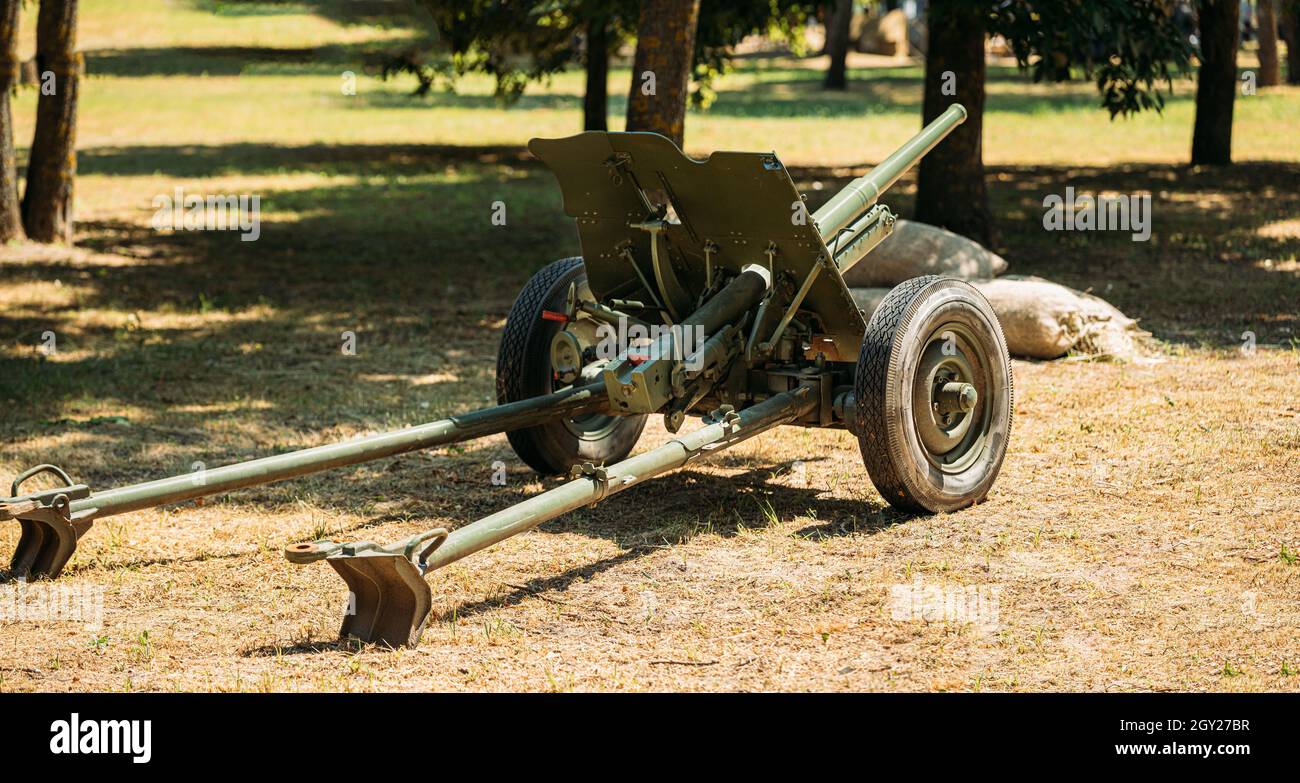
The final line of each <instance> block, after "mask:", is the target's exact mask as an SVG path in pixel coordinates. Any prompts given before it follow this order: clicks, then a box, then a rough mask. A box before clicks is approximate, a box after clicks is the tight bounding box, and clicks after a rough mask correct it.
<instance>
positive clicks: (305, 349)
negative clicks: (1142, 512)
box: [0, 145, 1300, 506]
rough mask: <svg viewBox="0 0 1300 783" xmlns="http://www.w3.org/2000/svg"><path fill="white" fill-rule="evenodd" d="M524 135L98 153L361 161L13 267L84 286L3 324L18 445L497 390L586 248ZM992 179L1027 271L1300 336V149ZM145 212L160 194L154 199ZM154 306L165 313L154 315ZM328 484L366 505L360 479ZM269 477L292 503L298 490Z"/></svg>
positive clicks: (315, 163)
mask: <svg viewBox="0 0 1300 783" xmlns="http://www.w3.org/2000/svg"><path fill="white" fill-rule="evenodd" d="M525 156H526V153H523V152H522V151H520V150H518V149H511V148H500V147H497V148H476V147H450V148H448V147H431V146H422V145H414V146H408V147H397V148H389V147H382V146H380V145H354V146H348V145H344V146H339V147H325V146H311V147H300V148H279V147H259V146H258V145H230V146H229V147H221V146H213V147H185V148H176V149H172V148H149V149H147V150H145V151H144V153H143V154H142V155H136V154H135V152H134V151H132V150H129V149H120V148H115V149H99V150H89V151H87V153H85V156H84V157H83V166H84V169H85V170H90V171H95V172H97V173H100V174H107V175H114V174H129V173H136V172H142V171H154V170H162V171H164V172H166V173H168V174H171V175H173V176H196V177H197V176H205V175H207V174H210V173H212V172H213V171H214V170H217V169H218V168H219V167H222V166H228V167H230V168H229V170H233V171H234V172H237V173H249V172H269V171H275V170H280V171H286V172H293V171H307V172H321V171H324V172H326V173H330V174H337V175H338V180H339V181H337V182H330V181H327V182H326V183H325V184H322V185H319V186H316V187H310V188H306V189H295V188H282V189H272V190H268V191H267V192H265V193H263V194H262V195H263V203H262V207H263V212H264V218H265V219H264V223H263V226H262V235H261V238H260V239H259V240H258V241H256V242H240V241H239V239H238V236H237V235H236V234H234V233H230V232H224V233H223V232H176V233H158V232H154V231H152V230H151V229H149V228H148V227H147V225H145V224H144V223H145V221H144V220H142V221H141V223H126V222H120V221H117V222H114V221H101V222H98V223H89V224H83V225H82V227H81V228H82V231H83V232H84V233H83V235H82V236H81V237H80V238H79V239H80V242H81V244H82V245H83V246H84V247H85V248H88V249H91V250H94V251H98V252H102V253H113V254H117V255H118V256H120V258H119V259H116V260H115V259H112V258H109V259H105V260H102V261H101V260H96V257H94V256H90V257H89V258H68V259H58V258H55V259H53V260H50V259H48V258H44V259H36V260H32V261H29V262H25V263H20V264H16V265H9V264H6V265H5V286H6V287H11V288H12V287H16V286H26V287H29V288H32V289H38V290H39V289H45V290H51V289H52V287H55V286H59V287H65V288H67V287H71V288H72V289H73V290H75V292H76V294H75V297H74V298H73V299H72V300H70V301H71V302H72V303H71V304H67V305H62V306H60V307H41V306H39V304H35V303H33V304H24V305H22V306H11V307H7V308H5V309H3V310H0V341H3V343H4V344H6V345H9V346H25V348H22V349H21V350H13V349H10V350H9V351H8V352H7V353H6V354H5V355H4V358H0V400H2V401H4V403H5V404H6V406H8V409H9V410H11V411H14V412H15V413H14V414H13V415H9V416H5V417H4V419H3V421H0V440H2V441H3V442H4V443H6V448H5V451H6V459H11V460H14V461H21V462H24V463H27V464H35V463H36V462H43V461H49V460H52V461H55V462H59V461H61V460H62V461H67V462H71V461H72V460H73V459H75V458H76V455H77V454H78V453H79V451H81V450H82V449H83V446H82V445H79V444H78V442H77V440H76V438H73V439H72V440H71V441H69V440H68V439H67V438H64V437H63V436H65V435H76V434H80V435H85V434H86V432H87V430H85V429H83V428H87V427H88V428H89V430H88V432H89V434H90V435H92V436H93V438H91V440H92V441H93V444H94V448H95V449H97V450H102V451H103V452H104V453H105V454H106V455H107V457H106V459H108V460H109V461H110V464H118V465H121V466H122V468H121V469H120V470H117V469H114V470H109V469H106V468H92V469H90V470H86V471H80V472H81V473H82V475H78V478H79V479H81V480H86V481H88V482H89V483H92V484H93V485H95V486H106V485H115V484H120V483H122V482H123V479H124V478H126V479H130V480H136V479H143V478H152V477H156V475H157V473H158V470H157V468H156V467H150V466H156V460H157V457H156V456H151V452H150V451H149V449H150V444H151V442H153V443H154V444H156V443H158V442H162V443H166V444H169V445H170V446H174V447H175V448H174V451H175V455H174V457H172V458H174V459H176V460H177V461H178V465H179V470H177V471H176V472H185V471H186V470H188V466H189V464H190V462H191V461H193V460H202V461H204V462H205V463H207V464H209V465H215V464H225V463H228V462H234V461H237V460H240V459H246V458H249V457H250V456H254V455H261V454H265V453H266V452H267V451H275V450H288V448H292V447H295V446H297V445H299V443H300V442H301V439H302V435H301V433H308V432H316V431H327V432H342V431H345V430H339V429H338V428H339V427H340V425H342V426H344V427H345V428H352V427H357V426H360V427H364V428H366V429H370V430H376V429H387V428H392V427H396V426H405V425H407V424H410V423H414V422H415V421H421V420H429V419H432V418H437V417H438V416H439V415H442V414H444V413H450V412H456V411H463V410H466V409H469V408H474V407H480V406H481V405H483V404H487V403H488V402H489V401H490V400H491V397H492V392H491V388H492V374H493V368H494V363H495V350H496V342H497V340H498V339H499V330H500V326H501V323H502V321H503V319H504V317H505V314H506V312H507V311H508V310H509V307H510V304H511V303H512V301H513V299H514V296H515V293H516V292H517V291H518V290H519V289H520V287H522V285H523V283H524V282H525V280H526V279H527V277H528V275H529V274H530V273H531V272H532V271H534V270H536V269H538V268H540V267H541V266H543V265H544V264H546V263H547V262H549V261H550V260H552V259H554V258H558V257H562V256H566V255H572V254H574V252H575V251H576V250H577V246H576V243H575V241H574V240H575V232H574V229H573V226H572V223H571V221H570V220H568V219H567V218H566V217H564V215H563V214H562V212H561V209H560V203H559V194H558V192H557V189H556V188H555V185H554V182H553V181H552V178H551V177H550V175H549V173H547V172H546V171H545V169H544V168H542V167H541V166H540V165H537V164H532V163H529V162H528V161H527V158H526V157H525ZM220 170H223V171H225V170H227V169H225V168H222V169H220ZM836 173H843V170H838V171H837V172H832V171H829V170H822V169H812V168H807V169H796V170H793V171H792V174H793V175H794V177H795V179H796V182H797V183H799V184H800V185H801V187H803V189H805V190H807V189H808V187H807V186H808V184H809V182H810V181H811V180H813V179H817V180H821V181H823V183H824V185H825V187H824V188H823V190H821V191H815V192H812V194H811V196H812V198H811V202H810V207H812V208H814V209H815V208H816V206H817V204H818V201H819V200H822V199H825V198H827V197H828V196H829V195H830V194H831V193H833V192H835V190H836V189H837V188H838V187H839V186H840V185H842V184H844V183H846V182H847V181H848V179H849V178H850V177H849V176H847V175H846V176H840V177H836V176H835V174H836ZM989 183H990V193H991V198H992V201H993V211H994V213H995V214H996V215H997V217H998V220H999V225H1000V228H1001V230H1002V235H1003V246H1002V247H1001V248H999V249H1000V250H1001V251H1002V252H1003V253H1004V254H1005V255H1006V256H1007V258H1008V259H1009V261H1010V263H1011V271H1012V272H1014V273H1017V274H1032V275H1040V276H1043V277H1046V278H1049V279H1053V280H1058V281H1060V282H1062V283H1064V284H1066V285H1070V286H1073V287H1075V288H1079V289H1084V290H1088V289H1091V290H1092V291H1093V292H1095V293H1097V294H1099V295H1101V296H1103V297H1104V298H1106V299H1108V300H1110V301H1112V302H1114V303H1115V304H1116V305H1117V306H1119V307H1120V308H1121V309H1122V310H1124V311H1125V312H1127V313H1128V314H1130V315H1132V316H1135V317H1139V318H1141V319H1142V323H1143V325H1144V326H1145V327H1146V328H1148V329H1151V330H1152V331H1153V332H1155V334H1156V336H1157V337H1159V338H1161V339H1165V340H1172V341H1179V342H1185V343H1192V344H1208V345H1216V346H1234V347H1235V346H1237V345H1240V340H1241V337H1240V335H1241V334H1242V332H1244V331H1247V330H1249V331H1253V332H1254V333H1255V334H1256V336H1257V340H1258V342H1259V343H1262V344H1270V343H1285V342H1286V340H1287V339H1289V338H1291V337H1294V336H1296V335H1297V334H1300V332H1298V331H1297V330H1298V329H1300V313H1298V312H1297V310H1298V309H1297V307H1296V304H1295V303H1296V302H1297V301H1300V275H1298V274H1297V273H1296V272H1295V271H1294V269H1291V268H1289V267H1286V266H1284V265H1283V264H1282V263H1281V262H1286V261H1289V260H1292V259H1294V258H1295V257H1296V256H1297V254H1298V253H1300V237H1297V236H1296V235H1295V232H1294V231H1292V232H1291V233H1290V234H1287V233H1286V232H1281V233H1279V232H1269V231H1264V229H1265V227H1266V226H1268V225H1270V224H1275V223H1280V222H1283V221H1287V220H1294V216H1295V215H1296V214H1300V186H1297V185H1298V183H1300V165H1297V164H1288V163H1271V162H1270V163H1249V162H1248V163H1239V164H1237V165H1234V166H1232V167H1228V168H1224V169H1192V168H1188V167H1182V166H1172V165H1127V166H1120V167H1111V168H1098V167H1061V166H1037V167H994V168H991V169H990V171H989ZM1066 185H1071V186H1073V187H1075V188H1076V190H1078V191H1079V192H1081V193H1082V192H1117V193H1140V192H1150V193H1152V194H1153V202H1154V204H1153V208H1154V217H1153V220H1154V225H1153V228H1154V231H1153V235H1152V239H1151V240H1150V241H1149V242H1136V243H1135V242H1132V241H1130V239H1129V237H1128V235H1118V234H1108V233H1097V232H1094V233H1082V234H1081V233H1062V232H1055V233H1050V232H1046V231H1044V230H1043V229H1042V213H1043V207H1042V200H1043V198H1044V196H1046V195H1048V194H1060V193H1062V192H1063V190H1064V188H1065V186H1066ZM910 187H911V184H910V181H905V182H904V183H903V185H902V186H901V187H900V188H899V189H898V190H897V191H896V192H894V193H891V196H890V199H889V202H890V203H891V205H893V206H895V207H896V209H898V210H899V211H900V212H902V213H903V214H907V212H908V209H907V208H908V207H909V206H910V203H909V202H910V199H911V195H910V191H909V189H910ZM498 199H500V200H503V201H505V202H506V204H507V206H508V209H509V212H508V214H509V220H508V223H507V225H506V226H493V225H492V224H491V219H490V218H491V214H492V203H493V202H494V201H496V200H498ZM140 209H141V210H142V212H143V214H146V215H147V214H148V212H147V210H148V209H149V205H147V204H141V205H140ZM1266 262H1272V266H1270V265H1269V263H1266ZM865 263H870V261H869V260H868V261H866V262H865ZM84 312H91V313H100V314H101V315H99V316H96V317H94V318H90V319H84V318H82V317H81V314H82V313H84ZM135 313H139V314H142V317H143V318H144V322H147V323H151V325H150V326H149V327H148V328H141V327H140V326H139V323H140V321H139V320H138V319H135V320H133V314H135ZM133 324H134V326H133ZM45 331H53V332H55V333H56V334H57V335H58V339H59V345H60V350H62V351H66V352H67V353H66V355H65V356H62V357H58V358H57V359H48V358H46V357H45V356H44V355H42V354H41V353H40V352H39V351H37V350H36V349H35V347H34V346H36V345H37V344H38V343H39V340H40V337H41V335H42V334H43V333H44V332H45ZM344 331H351V332H353V333H354V334H355V335H356V336H357V340H358V352H357V355H355V356H345V355H343V354H342V353H341V351H340V336H341V334H342V333H343V332H344ZM251 402H256V403H257V405H255V406H254V405H250V404H249V403H251ZM92 404H98V405H101V406H107V407H110V408H122V409H126V408H131V407H138V408H140V409H142V411H143V412H142V413H130V418H131V419H132V420H131V421H130V424H129V426H117V425H103V426H92V425H87V424H85V423H84V422H85V420H88V419H91V418H92V417H93V416H94V415H97V414H95V413H84V411H85V409H86V408H87V407H90V406H91V405H92ZM421 406H427V407H421ZM214 407H215V408H218V409H229V410H233V411H234V412H232V413H229V414H222V415H226V416H230V417H235V418H237V420H238V427H240V428H243V429H244V430H246V431H248V432H250V433H252V432H261V433H262V434H261V435H260V436H258V437H250V438H248V439H247V440H246V441H245V442H243V443H234V442H231V441H229V439H227V441H226V442H225V443H224V445H215V446H214V445H208V444H206V443H205V442H204V440H203V439H202V433H204V432H206V431H209V429H210V427H211V425H212V420H213V415H214V414H212V413H209V412H205V409H212V408H214ZM182 408H183V409H182ZM196 433H197V434H196ZM267 433H270V434H267ZM295 433H299V434H298V435H295ZM38 437H39V438H42V439H47V440H48V438H50V437H54V438H62V445H59V446H57V447H55V448H54V453H48V452H46V451H43V450H41V451H38V450H37V449H34V448H31V447H27V446H24V445H22V444H23V443H24V442H25V441H29V440H33V439H35V438H38ZM83 439H84V438H83ZM279 447H285V448H279ZM502 453H505V452H502ZM65 458H71V459H65ZM69 467H72V468H74V469H75V468H76V466H75V465H70V466H69ZM163 472H167V471H163ZM313 491H314V492H318V493H321V494H320V495H318V496H319V497H321V498H323V499H325V500H329V501H331V502H337V503H338V504H340V505H344V506H347V505H349V504H350V503H353V502H355V499H354V498H353V496H352V495H351V494H350V493H349V492H347V491H345V490H337V491H336V490H330V489H327V488H315V489H313ZM268 492H269V493H270V494H268V495H266V498H267V499H268V500H270V501H271V502H279V500H283V499H285V498H289V497H292V494H291V493H289V492H288V491H281V490H268ZM412 492H414V493H418V492H419V490H418V488H416V487H415V485H412Z"/></svg>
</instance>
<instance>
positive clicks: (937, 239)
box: [844, 220, 1007, 288]
mask: <svg viewBox="0 0 1300 783" xmlns="http://www.w3.org/2000/svg"><path fill="white" fill-rule="evenodd" d="M1006 270H1007V262H1006V260H1005V259H1004V258H1002V256H1000V255H998V254H997V253H994V252H993V251H991V250H988V249H987V248H985V247H984V246H983V245H981V244H979V243H978V242H974V241H972V240H969V239H967V238H966V237H964V236H961V235H960V234H954V233H953V232H951V231H948V230H945V229H942V228H939V227H937V226H932V225H929V224H928V223H917V222H916V221H915V220H900V221H898V223H897V224H895V226H894V233H892V234H890V235H889V236H888V237H885V241H883V242H881V243H880V246H879V247H877V248H876V249H875V250H873V251H871V252H870V253H868V254H867V257H866V258H864V259H862V260H861V261H859V262H858V263H857V265H856V266H853V267H851V268H850V269H849V271H848V272H847V273H846V274H845V275H844V282H845V283H846V284H847V285H848V286H849V288H871V287H876V286H888V287H891V288H892V287H893V286H896V285H898V284H899V283H901V282H903V281H904V280H911V279H912V278H913V277H920V276H921V275H947V276H948V277H955V278H957V279H958V280H980V279H989V278H993V277H997V276H998V275H1000V274H1002V273H1003V272H1005V271H1006Z"/></svg>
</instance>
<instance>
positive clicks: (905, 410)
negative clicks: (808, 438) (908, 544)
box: [854, 276, 1013, 513]
mask: <svg viewBox="0 0 1300 783" xmlns="http://www.w3.org/2000/svg"><path fill="white" fill-rule="evenodd" d="M854 386H855V389H854V393H855V415H856V422H855V424H856V430H857V434H858V443H859V445H860V446H861V448H862V459H863V461H864V462H865V463H866V466H867V472H868V473H869V474H870V476H871V481H872V483H873V484H875V485H876V489H878V490H879V491H880V494H881V495H882V496H883V497H884V498H885V500H886V501H888V502H889V503H890V505H892V506H894V507H896V508H899V509H902V510H906V511H915V512H923V513H924V512H929V513H937V512H946V511H954V510H956V509H959V508H964V507H966V506H969V505H972V504H974V503H978V502H980V501H982V500H984V498H985V497H986V496H987V495H988V492H989V489H990V488H991V487H992V486H993V482H994V480H995V479H996V478H997V475H998V471H999V470H1000V469H1001V467H1002V460H1003V457H1004V456H1005V455H1006V449H1007V439H1008V437H1009V436H1010V434H1011V419H1012V404H1013V400H1012V396H1013V391H1012V379H1011V359H1010V356H1009V355H1008V354H1007V344H1006V339H1005V338H1004V337H1003V335H1002V327H1001V326H1000V325H999V324H998V319H997V316H996V315H994V313H993V309H992V308H991V307H989V303H988V301H987V300H985V299H984V296H983V295H982V294H980V293H979V291H977V290H976V289H975V288H974V287H972V286H971V285H969V284H967V283H964V282H961V281H959V280H953V279H948V278H941V277H936V276H928V277H918V278H915V279H912V280H908V281H907V282H905V283H903V284H902V285H899V286H897V287H896V288H894V289H893V290H892V291H890V292H889V294H888V295H887V296H886V297H885V299H884V301H882V302H881V303H880V307H879V308H877V310H876V312H875V314H874V315H873V316H872V317H871V322H870V323H869V324H868V325H867V333H866V336H865V337H864V338H863V341H862V350H861V353H860V354H859V356H858V366H857V370H856V376H855V379H854Z"/></svg>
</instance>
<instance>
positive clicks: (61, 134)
mask: <svg viewBox="0 0 1300 783" xmlns="http://www.w3.org/2000/svg"><path fill="white" fill-rule="evenodd" d="M76 42H77V0H41V10H40V13H39V14H38V15H37V17H36V69H37V71H38V73H39V76H40V86H39V87H38V89H40V90H41V96H40V98H39V100H38V101H37V104H36V134H35V137H34V138H33V139H32V152H31V158H30V159H29V161H28V164H27V190H26V192H25V193H24V195H23V226H24V227H26V229H27V236H29V237H31V238H32V239H35V240H37V241H38V242H71V241H72V186H73V181H74V180H75V179H76V176H77V150H76V135H77V90H78V87H79V85H78V80H79V77H80V72H81V56H80V55H79V54H77V43H76ZM47 74H52V75H53V79H52V80H50V79H49V76H47ZM51 88H52V89H51ZM49 92H52V93H53V94H49Z"/></svg>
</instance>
